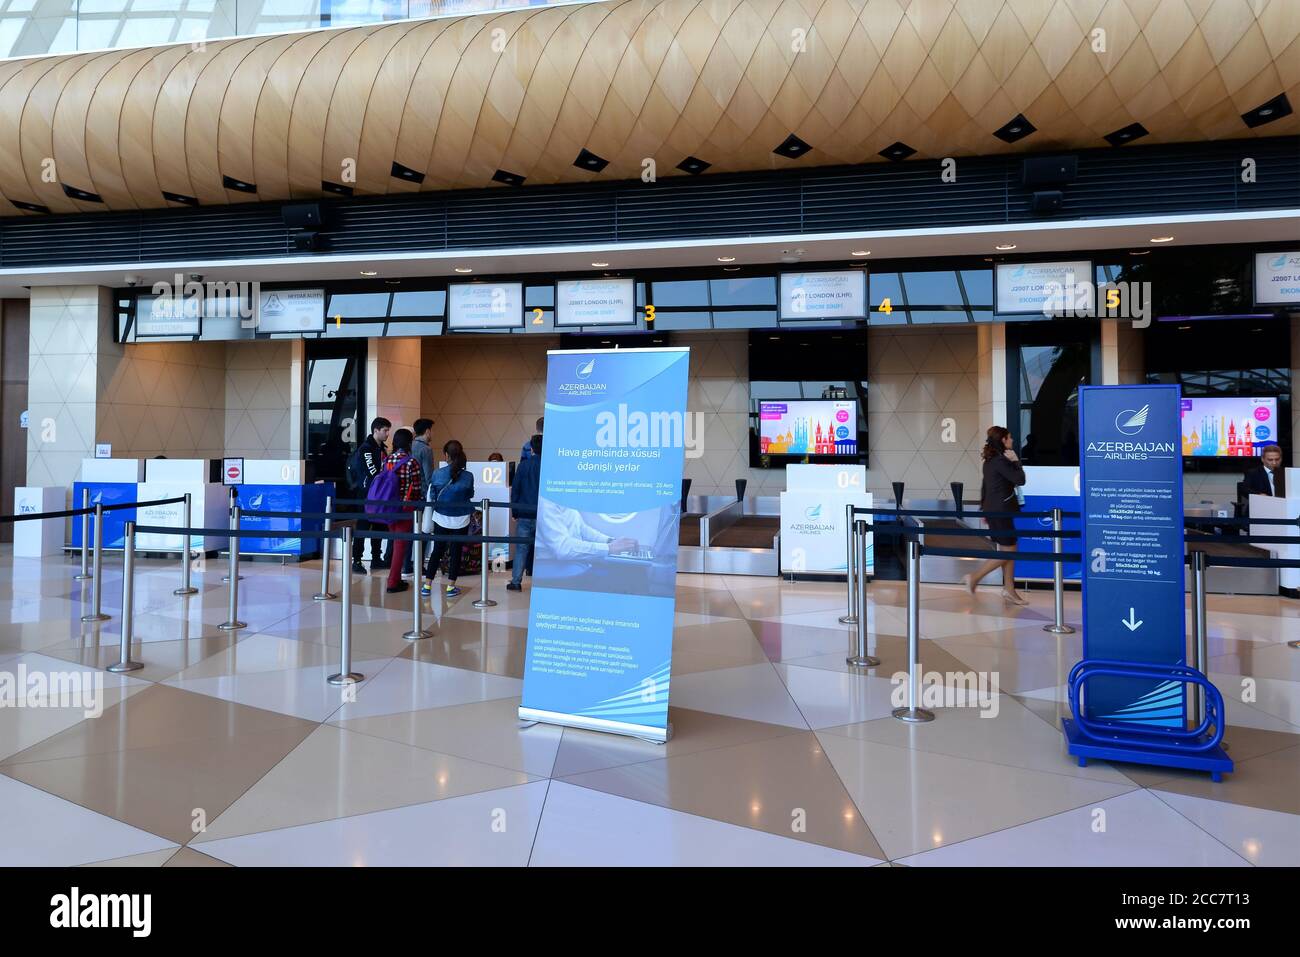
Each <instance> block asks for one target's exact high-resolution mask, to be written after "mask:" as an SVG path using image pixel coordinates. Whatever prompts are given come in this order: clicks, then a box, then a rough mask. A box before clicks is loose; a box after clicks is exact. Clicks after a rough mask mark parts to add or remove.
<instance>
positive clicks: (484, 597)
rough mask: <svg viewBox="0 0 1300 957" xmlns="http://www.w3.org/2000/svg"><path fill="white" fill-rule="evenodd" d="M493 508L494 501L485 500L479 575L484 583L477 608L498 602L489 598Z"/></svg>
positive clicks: (475, 603) (476, 604) (475, 604)
mask: <svg viewBox="0 0 1300 957" xmlns="http://www.w3.org/2000/svg"><path fill="white" fill-rule="evenodd" d="M491 508H492V500H491V499H487V498H485V499H483V537H484V542H483V552H482V555H483V557H482V558H481V559H480V560H479V563H480V564H481V565H482V566H483V571H482V573H481V574H480V575H479V579H480V581H481V582H482V587H480V588H479V597H478V600H477V601H475V602H474V603H473V605H474V607H475V608H491V607H492V606H493V605H495V604H496V602H494V601H493V600H492V599H491V598H489V597H488V543H487V541H486V539H487V532H488V512H489V510H490V509H491ZM453 547H454V546H453Z"/></svg>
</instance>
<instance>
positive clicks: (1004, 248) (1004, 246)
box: [993, 243, 1016, 252]
mask: <svg viewBox="0 0 1300 957" xmlns="http://www.w3.org/2000/svg"><path fill="white" fill-rule="evenodd" d="M993 248H994V249H996V250H998V251H999V252H1006V251H1007V250H1008V249H1015V248H1016V244H1015V243H1002V244H1000V245H997V246H994V247H993Z"/></svg>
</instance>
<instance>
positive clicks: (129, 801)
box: [0, 692, 312, 843]
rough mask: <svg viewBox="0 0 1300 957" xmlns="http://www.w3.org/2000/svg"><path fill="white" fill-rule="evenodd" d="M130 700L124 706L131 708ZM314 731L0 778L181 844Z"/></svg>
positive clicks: (111, 755)
mask: <svg viewBox="0 0 1300 957" xmlns="http://www.w3.org/2000/svg"><path fill="white" fill-rule="evenodd" d="M145 693H146V692H141V693H140V695H137V696H136V697H137V698H138V697H142V696H143V695H144V694H145ZM130 701H131V699H127V704H128V705H129V703H130ZM122 707H123V706H121V705H119V709H120V708H122ZM247 710H252V709H247ZM311 728H312V725H311V724H309V723H308V722H305V721H297V722H296V723H295V724H293V725H289V726H284V727H281V728H278V729H273V730H268V731H262V732H260V733H256V734H244V735H227V736H223V737H207V738H205V739H201V740H197V741H195V740H191V741H174V742H170V743H167V744H162V745H157V746H153V747H137V748H132V749H130V750H125V751H108V752H98V753H90V754H82V755H78V756H76V757H66V758H44V759H41V760H26V761H24V762H23V763H7V764H5V765H4V766H0V773H3V774H6V775H8V776H9V777H12V778H14V779H16V780H19V781H22V782H24V783H25V784H30V785H32V786H33V787H37V788H40V789H41V790H43V791H47V792H49V793H50V794H54V795H57V796H58V797H61V798H63V799H64V800H67V801H71V802H73V803H74V804H79V805H81V806H82V807H85V808H89V809H90V810H92V811H96V812H98V813H100V814H104V815H107V816H108V817H112V818H115V819H117V820H119V821H122V822H124V823H126V824H130V825H132V826H133V827H138V828H140V829H141V830H144V831H149V832H150V833H152V834H157V835H159V836H161V837H165V838H167V839H168V840H170V841H176V842H177V843H184V842H185V841H188V840H189V839H190V838H192V837H193V836H194V830H193V828H194V826H195V821H196V820H199V819H200V818H199V815H202V819H206V820H207V821H212V820H214V819H215V818H216V817H217V816H218V815H220V814H221V813H222V812H223V811H224V810H225V809H226V808H227V807H229V806H230V804H231V802H232V801H234V800H235V799H236V798H237V797H239V795H241V794H243V793H244V792H245V791H246V790H247V789H248V788H249V787H250V786H251V785H252V784H253V783H254V782H255V781H257V780H258V779H260V778H261V777H262V776H263V775H264V774H266V772H267V771H268V770H270V769H271V768H272V767H274V766H275V764H276V763H277V762H279V761H280V760H281V759H283V758H284V756H285V755H286V754H288V753H289V752H290V751H292V750H293V749H294V748H295V747H296V746H297V745H298V744H299V742H301V741H302V740H303V738H304V737H306V736H307V734H309V733H310V731H311ZM74 730H75V729H74ZM40 747H41V746H38V748H40ZM36 750H37V749H29V750H28V751H26V752H24V755H20V756H19V757H23V756H27V757H28V758H30V757H31V756H32V754H33V752H34V751H36Z"/></svg>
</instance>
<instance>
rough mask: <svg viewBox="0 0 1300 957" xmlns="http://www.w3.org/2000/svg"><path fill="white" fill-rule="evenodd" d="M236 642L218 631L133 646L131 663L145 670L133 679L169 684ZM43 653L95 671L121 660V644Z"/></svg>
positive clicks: (65, 647)
mask: <svg viewBox="0 0 1300 957" xmlns="http://www.w3.org/2000/svg"><path fill="white" fill-rule="evenodd" d="M234 640H235V639H234V638H233V637H230V636H228V635H225V634H223V633H220V632H219V633H218V634H217V635H213V636H210V637H207V638H196V639H192V640H190V641H141V642H136V643H134V644H133V645H131V660H132V661H136V662H139V663H140V664H142V665H144V667H143V668H141V669H140V670H138V671H133V672H131V676H132V677H133V678H141V679H143V680H145V681H166V680H167V679H168V678H171V677H173V676H174V675H176V674H177V673H178V672H180V671H183V670H185V669H187V668H190V667H193V666H194V665H197V664H200V663H202V662H204V661H206V660H208V659H209V658H211V657H213V656H214V655H215V656H220V655H221V654H222V652H224V651H226V650H227V649H228V648H229V647H230V645H231V644H232V643H233V642H234ZM43 654H47V655H49V656H50V657H51V658H62V659H64V660H65V661H74V662H76V663H77V664H79V665H87V666H89V667H92V668H107V667H108V666H109V665H111V664H113V663H114V662H115V661H118V660H119V659H120V658H121V657H122V655H121V648H120V646H118V645H115V644H113V645H96V644H85V643H82V642H70V643H67V644H61V645H51V646H50V647H49V648H46V649H45V650H44V652H43Z"/></svg>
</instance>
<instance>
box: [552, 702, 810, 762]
mask: <svg viewBox="0 0 1300 957" xmlns="http://www.w3.org/2000/svg"><path fill="white" fill-rule="evenodd" d="M668 723H669V724H671V725H672V728H673V736H672V738H671V739H669V741H668V742H667V743H666V744H652V743H650V742H649V741H642V740H640V739H638V738H633V737H629V736H627V735H622V734H604V733H602V732H599V731H584V730H582V729H579V728H565V729H564V737H563V740H562V741H561V743H560V749H559V753H558V754H557V755H556V757H555V767H554V769H553V770H552V772H551V774H552V776H553V777H563V776H565V775H572V774H583V773H585V772H588V771H597V770H601V769H603V768H612V767H620V766H623V765H627V764H639V763H641V762H643V761H662V760H664V759H665V758H676V757H681V756H682V755H686V754H697V753H700V752H703V751H715V750H718V749H720V748H729V747H734V746H735V745H738V744H749V743H750V742H753V741H765V740H768V739H769V738H779V737H783V736H785V735H789V734H798V733H800V731H799V729H797V728H791V727H787V726H785V725H781V724H768V723H767V722H764V721H750V720H747V719H745V718H733V717H731V716H729V715H725V714H713V713H711V712H708V711H694V710H691V709H690V708H676V707H670V708H669V709H668Z"/></svg>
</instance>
